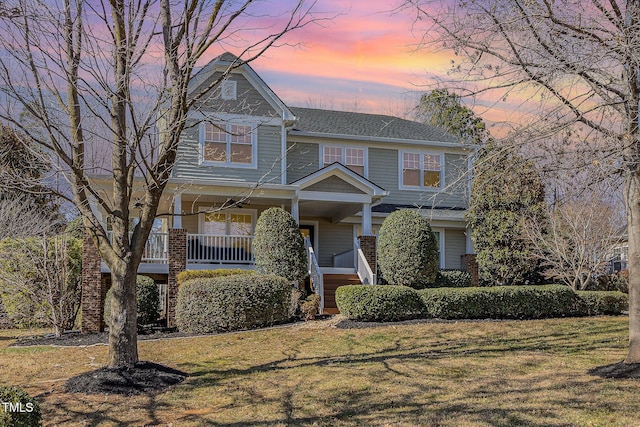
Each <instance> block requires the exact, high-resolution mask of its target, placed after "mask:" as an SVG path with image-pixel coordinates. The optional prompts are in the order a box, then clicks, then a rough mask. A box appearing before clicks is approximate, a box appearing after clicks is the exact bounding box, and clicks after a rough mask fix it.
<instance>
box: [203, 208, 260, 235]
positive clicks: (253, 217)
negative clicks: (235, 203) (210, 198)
mask: <svg viewBox="0 0 640 427" xmlns="http://www.w3.org/2000/svg"><path fill="white" fill-rule="evenodd" d="M214 210H215V208H214V207H213V206H211V207H208V208H205V207H201V208H200V209H199V210H198V213H199V214H201V215H198V234H205V233H204V214H206V213H223V214H226V215H227V219H226V221H227V224H226V230H225V233H228V232H229V216H228V215H231V214H234V213H235V214H250V215H251V233H250V234H249V236H253V235H254V233H255V231H256V218H257V216H258V211H257V210H256V209H244V208H243V209H240V208H235V209H223V210H220V211H217V212H214ZM224 235H225V236H227V235H228V234H224Z"/></svg>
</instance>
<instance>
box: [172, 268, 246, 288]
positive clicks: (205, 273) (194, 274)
mask: <svg viewBox="0 0 640 427" xmlns="http://www.w3.org/2000/svg"><path fill="white" fill-rule="evenodd" d="M233 274H255V271H254V270H244V269H242V268H219V269H217V270H186V271H183V272H181V273H178V277H177V280H178V286H180V285H181V284H183V283H184V282H186V281H187V280H191V279H208V278H212V277H222V276H231V275H233Z"/></svg>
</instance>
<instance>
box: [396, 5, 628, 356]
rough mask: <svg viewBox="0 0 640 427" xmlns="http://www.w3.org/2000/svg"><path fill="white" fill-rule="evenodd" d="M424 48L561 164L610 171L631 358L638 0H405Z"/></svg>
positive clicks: (457, 85) (454, 82)
mask: <svg viewBox="0 0 640 427" xmlns="http://www.w3.org/2000/svg"><path fill="white" fill-rule="evenodd" d="M405 7H406V8H408V9H409V10H410V11H411V12H412V13H415V16H416V20H415V26H414V31H416V32H419V33H420V34H422V35H423V43H424V46H427V47H429V48H431V49H444V50H448V51H451V53H452V57H453V65H452V68H451V73H450V75H449V76H450V77H451V80H450V81H449V82H444V84H445V85H446V86H448V87H449V88H452V89H458V90H461V91H464V93H466V94H470V95H475V96H478V97H483V98H484V99H485V100H487V102H493V105H500V106H507V107H511V108H514V109H516V110H515V113H513V116H514V117H516V118H517V119H518V121H519V122H520V124H521V125H522V126H521V128H520V129H519V130H520V132H521V136H522V137H523V139H524V140H526V141H540V140H541V139H542V138H545V137H549V136H551V135H553V136H554V137H555V138H557V139H556V140H557V142H558V143H557V144H555V146H554V147H553V151H550V152H548V154H549V155H553V156H554V159H555V160H558V161H559V162H560V165H561V164H562V161H563V158H564V155H565V154H567V153H572V155H575V153H581V156H582V157H581V158H582V160H583V162H582V163H583V164H593V163H594V162H597V164H599V165H601V166H602V167H603V168H606V170H607V171H608V172H609V174H610V175H613V174H615V173H620V174H621V175H622V176H623V177H624V180H625V184H624V188H625V189H624V194H625V204H626V208H627V209H626V211H627V224H628V231H629V233H628V234H629V256H630V265H629V267H630V284H629V289H630V295H629V298H630V326H629V330H630V346H629V354H628V356H627V359H626V361H627V362H629V363H640V264H639V262H640V168H639V165H640V137H639V132H638V109H639V101H640V31H639V30H640V1H637V0H624V1H623V0H617V1H616V0H609V1H601V0H589V1H579V0H533V1H529V0H508V1H502V0H454V1H444V0H407V1H406V2H405Z"/></svg>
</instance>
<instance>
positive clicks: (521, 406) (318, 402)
mask: <svg viewBox="0 0 640 427" xmlns="http://www.w3.org/2000/svg"><path fill="white" fill-rule="evenodd" d="M332 323H335V320H333V321H331V320H330V321H322V322H310V323H305V324H297V325H291V326H285V327H280V328H275V329H268V330H261V331H251V332H241V333H235V334H226V335H217V336H208V337H198V338H177V339H171V340H161V341H151V342H141V343H140V344H139V349H140V358H141V359H142V360H149V361H153V362H157V363H162V364H165V365H168V366H171V367H173V368H177V369H180V370H182V371H185V372H188V373H189V375H190V376H189V377H188V378H187V379H186V381H185V382H184V383H182V384H180V385H179V386H177V387H175V388H173V389H171V390H169V391H167V392H165V393H162V394H159V395H156V396H133V397H123V396H113V395H81V394H67V393H65V392H64V389H63V387H62V385H63V383H64V381H65V380H66V379H67V378H69V377H71V376H74V375H77V374H79V373H82V372H85V371H88V370H92V369H95V368H97V367H99V366H101V365H103V364H104V363H106V360H107V348H106V346H92V347H79V348H78V347H76V348H56V347H47V346H39V347H27V348H14V347H8V345H9V344H11V343H12V342H13V341H14V340H13V338H12V337H13V336H15V335H16V334H18V333H19V332H16V331H10V330H9V331H0V372H1V373H2V375H1V377H0V383H2V384H7V385H18V386H21V387H23V388H24V389H25V390H27V391H28V392H29V393H30V394H31V395H32V396H34V395H35V396H37V399H38V400H39V401H40V402H41V408H42V414H43V421H44V424H45V425H65V426H66V425H78V426H80V425H139V426H143V425H163V426H165V425H170V424H171V423H172V424H173V426H190V425H197V426H200V425H212V426H291V425H313V426H356V425H367V426H369V425H373V426H386V425H393V426H416V425H427V426H431V425H439V426H460V425H472V426H513V425H526V426H550V425H554V426H561V425H562V426H565V425H576V426H586V425H590V426H599V425H601V426H630V425H636V424H637V423H638V418H637V414H639V413H640V400H638V399H637V395H638V387H639V386H640V384H639V382H638V381H639V380H612V379H602V378H599V377H596V376H591V375H589V374H588V373H587V371H588V370H589V369H591V368H595V367H597V366H602V365H608V364H613V363H616V362H619V361H621V360H622V359H623V358H624V356H625V351H626V346H627V328H628V319H627V318H626V317H592V318H573V319H547V320H531V321H499V322H487V321H478V322H458V323H415V324H413V323H412V324H399V325H398V324H396V325H389V326H382V327H375V328H363V329H339V328H335V327H332Z"/></svg>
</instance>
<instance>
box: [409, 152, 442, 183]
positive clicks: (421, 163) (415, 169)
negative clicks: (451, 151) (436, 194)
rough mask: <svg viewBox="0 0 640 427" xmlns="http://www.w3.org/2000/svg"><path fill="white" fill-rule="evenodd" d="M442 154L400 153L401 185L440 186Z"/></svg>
mask: <svg viewBox="0 0 640 427" xmlns="http://www.w3.org/2000/svg"><path fill="white" fill-rule="evenodd" d="M442 170H443V167H442V155H441V154H428V153H402V186H403V187H415V188H426V189H429V188H440V187H442Z"/></svg>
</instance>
